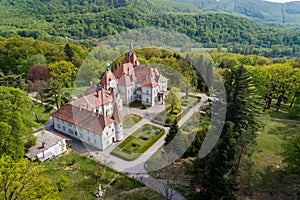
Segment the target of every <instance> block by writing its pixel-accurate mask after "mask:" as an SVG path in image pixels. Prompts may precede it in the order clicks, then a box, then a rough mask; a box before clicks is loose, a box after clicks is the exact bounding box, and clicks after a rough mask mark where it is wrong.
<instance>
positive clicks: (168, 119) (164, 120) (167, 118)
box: [151, 108, 190, 126]
mask: <svg viewBox="0 0 300 200" xmlns="http://www.w3.org/2000/svg"><path fill="white" fill-rule="evenodd" d="M189 111H190V110H189V109H183V108H181V112H180V113H178V114H177V115H172V114H170V113H169V112H167V111H165V110H163V111H161V112H160V113H158V114H157V115H156V116H155V117H154V118H153V119H152V120H151V121H152V122H153V123H156V124H160V125H162V126H170V125H171V124H172V122H173V121H174V120H175V119H177V121H179V120H180V119H181V118H182V117H183V116H184V115H186V114H187V113H188V112H189Z"/></svg>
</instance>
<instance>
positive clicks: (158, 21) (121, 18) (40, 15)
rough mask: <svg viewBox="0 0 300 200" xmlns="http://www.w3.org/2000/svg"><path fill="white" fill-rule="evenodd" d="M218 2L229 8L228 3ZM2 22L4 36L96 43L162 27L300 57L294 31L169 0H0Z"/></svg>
mask: <svg viewBox="0 0 300 200" xmlns="http://www.w3.org/2000/svg"><path fill="white" fill-rule="evenodd" d="M220 1H224V2H223V3H226V2H227V4H226V6H227V8H228V9H231V7H230V6H232V5H231V4H230V2H231V1H229V0H220ZM241 1H243V0H241ZM276 5H277V4H276ZM253 10H255V9H254V8H253V9H252V11H253ZM249 12H250V11H249ZM0 19H1V20H0V35H1V36H4V37H10V36H15V35H20V36H23V37H33V38H35V39H42V40H46V41H49V40H58V39H59V38H66V37H67V38H69V39H72V40H81V41H82V40H91V39H92V40H93V41H94V39H95V38H96V39H97V38H102V37H105V36H109V35H114V34H117V33H119V32H122V31H126V30H128V29H138V28H143V27H160V28H166V29H172V30H175V31H178V32H180V33H184V34H186V35H188V36H190V37H191V38H193V39H195V40H196V41H198V42H200V43H202V44H203V47H207V48H220V47H225V48H227V49H228V50H229V51H231V52H235V53H246V54H248V53H257V54H262V55H266V56H281V55H282V56H285V55H295V54H296V55H299V54H300V33H299V32H298V31H295V30H292V29H283V28H273V27H270V26H265V25H263V24H259V23H255V22H253V21H250V20H248V19H246V18H245V17H237V16H232V15H229V14H220V13H204V12H202V11H201V10H200V9H197V8H195V7H193V6H190V5H187V4H184V3H180V2H179V3H178V2H170V0H143V1H142V0H89V1H85V0H68V1H65V0H56V1H53V0H2V1H0Z"/></svg>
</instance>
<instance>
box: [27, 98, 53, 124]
mask: <svg viewBox="0 0 300 200" xmlns="http://www.w3.org/2000/svg"><path fill="white" fill-rule="evenodd" d="M45 110H46V109H45V106H43V105H41V104H39V103H35V102H34V103H33V107H32V114H33V115H35V121H36V122H37V123H39V124H41V126H42V124H44V123H45V122H46V121H47V120H48V119H49V118H50V116H51V113H52V112H53V111H54V110H51V111H50V112H45Z"/></svg>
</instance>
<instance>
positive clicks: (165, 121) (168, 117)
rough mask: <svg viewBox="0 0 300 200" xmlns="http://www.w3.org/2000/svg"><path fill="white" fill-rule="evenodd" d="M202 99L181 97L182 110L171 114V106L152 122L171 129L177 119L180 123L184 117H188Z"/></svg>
mask: <svg viewBox="0 0 300 200" xmlns="http://www.w3.org/2000/svg"><path fill="white" fill-rule="evenodd" d="M200 100H201V98H198V97H191V96H189V97H188V98H187V99H186V97H181V108H180V109H177V110H176V111H175V112H173V113H171V108H170V106H169V107H167V108H166V109H165V110H163V111H162V112H160V113H159V114H158V115H156V116H155V117H154V118H153V119H152V122H153V123H156V124H160V125H162V126H167V127H169V126H170V125H171V124H172V122H173V121H174V120H175V119H176V120H177V121H179V120H180V119H181V118H182V117H183V116H184V115H186V114H187V113H188V112H189V111H190V109H191V108H193V107H194V106H195V105H196V104H197V103H198V102H200Z"/></svg>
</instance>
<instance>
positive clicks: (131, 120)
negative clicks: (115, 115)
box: [123, 114, 142, 129]
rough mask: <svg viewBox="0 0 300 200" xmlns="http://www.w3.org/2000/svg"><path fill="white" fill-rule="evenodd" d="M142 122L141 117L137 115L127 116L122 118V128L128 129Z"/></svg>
mask: <svg viewBox="0 0 300 200" xmlns="http://www.w3.org/2000/svg"><path fill="white" fill-rule="evenodd" d="M141 120H142V117H141V116H139V115H137V114H128V115H125V116H124V120H123V128H124V129H128V128H131V127H133V126H134V125H135V124H137V123H138V122H140V121H141Z"/></svg>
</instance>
